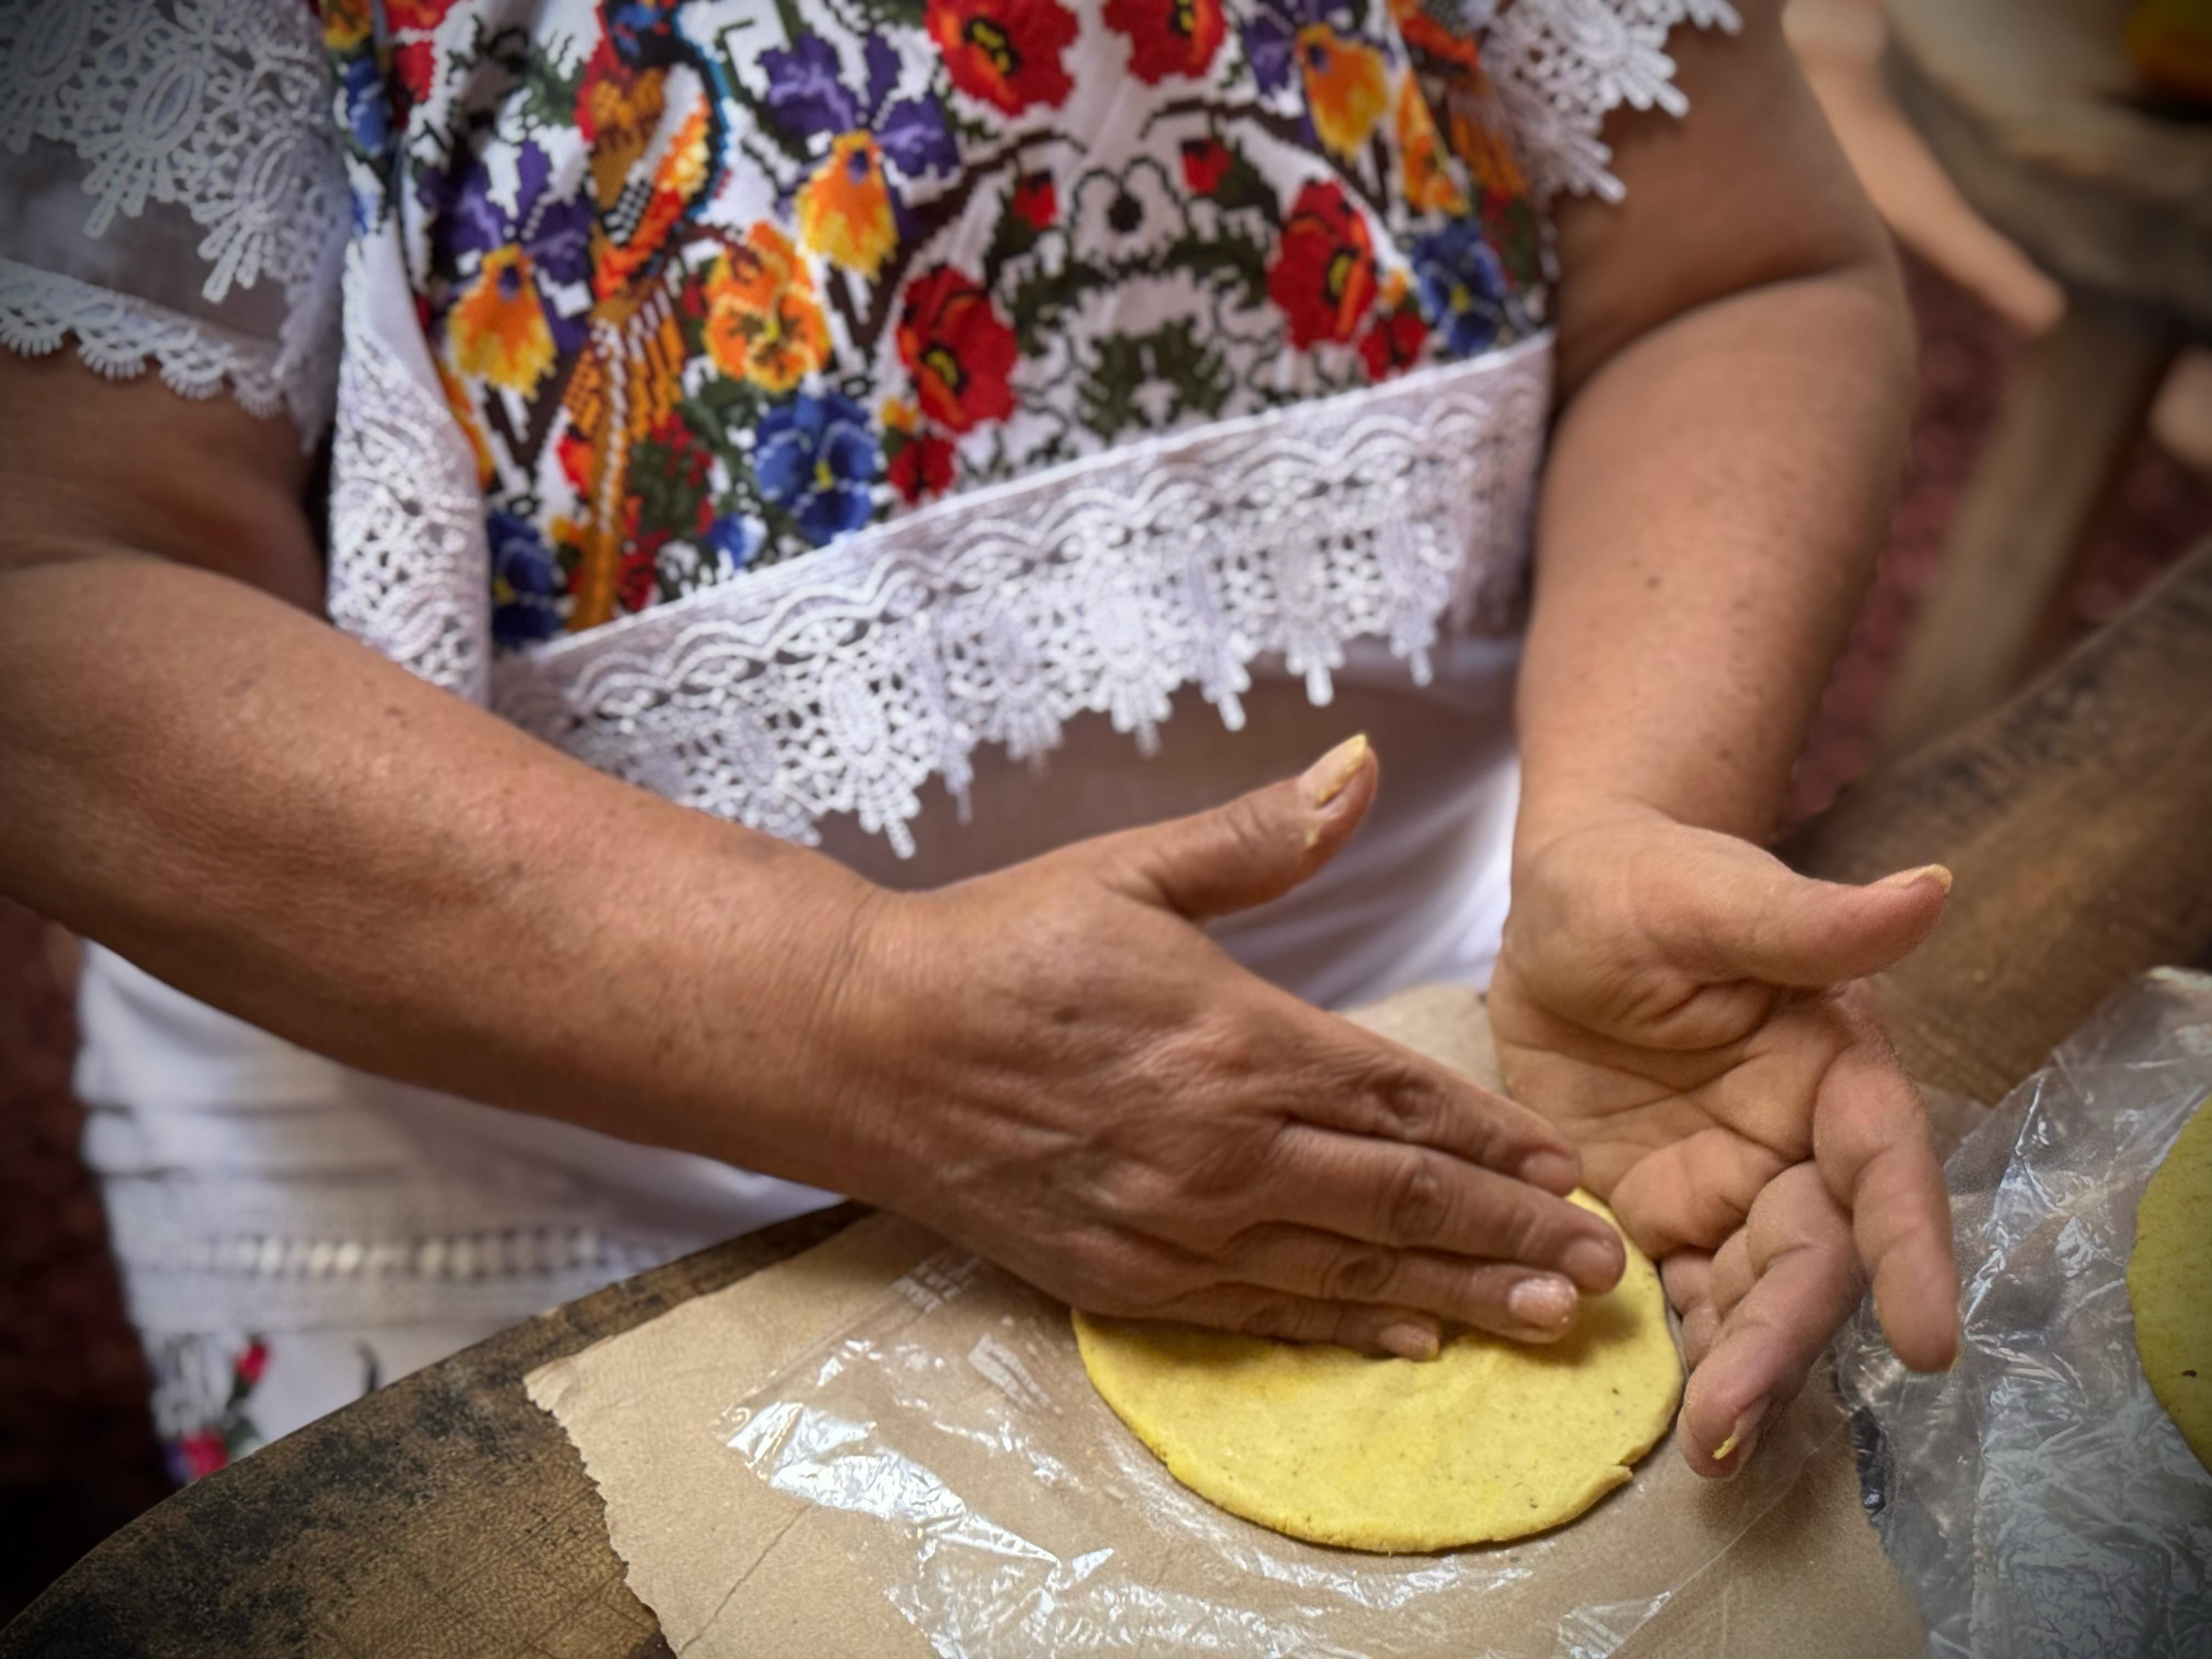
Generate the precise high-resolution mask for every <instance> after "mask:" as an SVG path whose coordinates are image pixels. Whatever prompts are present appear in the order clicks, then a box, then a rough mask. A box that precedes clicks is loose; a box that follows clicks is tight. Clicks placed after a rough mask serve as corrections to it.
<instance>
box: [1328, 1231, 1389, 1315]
mask: <svg viewBox="0 0 2212 1659" xmlns="http://www.w3.org/2000/svg"><path fill="white" fill-rule="evenodd" d="M1396 1266H1397V1264H1396V1261H1395V1259H1394V1258H1393V1257H1392V1255H1391V1254H1390V1252H1389V1251H1388V1250H1383V1249H1375V1248H1373V1247H1372V1246H1370V1245H1364V1244H1347V1245H1346V1246H1345V1247H1344V1248H1343V1249H1340V1250H1339V1251H1338V1252H1337V1253H1336V1255H1335V1256H1334V1259H1333V1260H1331V1261H1329V1263H1328V1266H1327V1267H1324V1268H1323V1269H1322V1276H1321V1294H1322V1300H1323V1301H1327V1302H1373V1301H1376V1300H1378V1299H1380V1297H1381V1296H1382V1293H1383V1286H1385V1285H1388V1284H1389V1282H1390V1276H1391V1274H1392V1273H1394V1272H1395V1269H1396Z"/></svg>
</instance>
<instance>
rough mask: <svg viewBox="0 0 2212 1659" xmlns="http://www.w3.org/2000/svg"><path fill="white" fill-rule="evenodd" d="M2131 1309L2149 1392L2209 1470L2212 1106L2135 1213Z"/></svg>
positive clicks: (2191, 1126)
mask: <svg viewBox="0 0 2212 1659" xmlns="http://www.w3.org/2000/svg"><path fill="white" fill-rule="evenodd" d="M2128 1301H2129V1302H2130V1304H2132V1305H2133V1306H2134V1308H2135V1314H2136V1352H2137V1353H2138V1354H2140V1355H2142V1368H2143V1374H2144V1375H2145V1376H2148V1377H2149V1378H2150V1386H2151V1392H2152V1393H2154V1394H2155V1395H2157V1396H2158V1400H2159V1404H2160V1405H2161V1406H2164V1407H2166V1412H2167V1413H2168V1414H2169V1415H2171V1416H2172V1419H2173V1420H2174V1421H2175V1422H2176V1423H2178V1424H2179V1425H2180V1426H2181V1437H2182V1438H2183V1439H2185V1440H2186V1441H2187V1442H2188V1443H2189V1449H2190V1450H2191V1451H2193V1452H2195V1453H2196V1454H2197V1462H2200V1463H2202V1464H2203V1465H2204V1467H2205V1468H2208V1469H2212V1101H2207V1102H2201V1103H2198V1105H2197V1112H2196V1115H2194V1116H2192V1117H2191V1119H2190V1120H2189V1121H2188V1122H2187V1123H2186V1124H2185V1125H2184V1126H2183V1127H2182V1130H2181V1133H2180V1135H2179V1137H2178V1138H2176V1139H2175V1140H2174V1143H2173V1146H2172V1149H2171V1150H2169V1151H2168V1152H2167V1153H2166V1157H2165V1159H2164V1160H2163V1161H2162V1162H2161V1163H2160V1164H2159V1166H2158V1168H2157V1169H2156V1170H2154V1171H2153V1173H2152V1175H2151V1178H2150V1184H2149V1185H2148V1186H2147V1187H2145V1188H2143V1195H2142V1203H2141V1204H2139V1205H2137V1206H2136V1249H2135V1254H2134V1255H2131V1256H2130V1257H2129V1258H2128Z"/></svg>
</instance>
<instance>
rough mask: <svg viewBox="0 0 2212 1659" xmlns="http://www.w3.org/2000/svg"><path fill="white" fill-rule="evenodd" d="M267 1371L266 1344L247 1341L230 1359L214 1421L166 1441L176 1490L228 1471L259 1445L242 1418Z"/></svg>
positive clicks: (253, 1430)
mask: <svg viewBox="0 0 2212 1659" xmlns="http://www.w3.org/2000/svg"><path fill="white" fill-rule="evenodd" d="M217 1363H218V1364H219V1363H220V1361H218V1362H217ZM268 1369H269V1344H268V1342H267V1341H266V1340H264V1339H263V1338H261V1337H258V1336H256V1337H252V1338H249V1339H248V1340H247V1341H246V1346H245V1347H243V1348H241V1349H240V1350H239V1352H237V1353H236V1354H234V1355H233V1356H232V1358H231V1362H230V1387H229V1393H228V1398H227V1399H225V1401H223V1404H222V1409H221V1411H220V1412H219V1413H217V1414H216V1419H215V1420H214V1421H213V1422H206V1423H202V1424H201V1425H200V1426H198V1427H197V1428H192V1429H187V1430H185V1431H182V1432H180V1433H178V1434H173V1435H171V1436H169V1437H168V1438H167V1441H166V1442H165V1443H164V1444H163V1448H162V1449H163V1451H164V1453H165V1454H166V1456H167V1462H168V1465H169V1476H170V1478H171V1479H172V1480H174V1481H176V1483H177V1484H178V1485H179V1486H188V1485H190V1484H191V1482H192V1481H195V1480H204V1479H206V1478H207V1477H208V1476H209V1475H210V1474H215V1473H216V1470H218V1469H222V1468H228V1467H229V1466H230V1465H231V1464H233V1463H234V1462H237V1461H238V1460H239V1459H240V1458H241V1457H243V1456H244V1455H246V1453H247V1452H249V1451H251V1450H252V1449H253V1448H254V1447H256V1446H258V1445H259V1444H260V1443H261V1434H260V1431H258V1430H257V1429H256V1428H255V1427H254V1426H253V1420H252V1419H251V1418H250V1417H248V1416H247V1415H246V1401H247V1399H248V1397H249V1396H250V1395H252V1393H253V1390H254V1389H256V1388H257V1387H258V1386H259V1385H260V1383H261V1379H262V1377H263V1376H264V1375H265V1374H266V1373H267V1371H268ZM217 1374H218V1375H220V1373H219V1372H218V1373H217ZM202 1409H203V1410H204V1409H205V1407H202ZM187 1420H190V1419H187Z"/></svg>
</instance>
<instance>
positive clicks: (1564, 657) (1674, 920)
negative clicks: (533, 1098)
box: [1491, 0, 1957, 1474]
mask: <svg viewBox="0 0 2212 1659" xmlns="http://www.w3.org/2000/svg"><path fill="white" fill-rule="evenodd" d="M1777 10H1778V7H1776V6H1774V5H1772V4H1770V3H1763V0H1762V3H1755V4H1753V5H1752V6H1749V7H1747V8H1746V11H1747V27H1746V29H1745V31H1744V33H1743V35H1742V36H1741V38H1740V39H1735V40H1730V39H1728V38H1726V37H1722V36H1715V35H1709V34H1701V33H1694V32H1691V31H1686V30H1678V31H1677V32H1676V33H1675V35H1674V40H1672V42H1670V50H1673V51H1674V52H1676V53H1677V54H1678V56H1679V59H1680V66H1681V80H1682V82H1683V85H1684V87H1685V89H1686V91H1687V93H1688V94H1689V98H1690V102H1691V109H1690V113H1689V115H1688V116H1687V117H1686V118H1684V119H1683V120H1682V121H1681V122H1680V124H1679V125H1674V124H1672V123H1671V122H1669V121H1668V119H1667V118H1661V117H1644V118H1629V119H1626V120H1623V121H1620V122H1618V123H1616V124H1615V125H1616V132H1615V134H1614V136H1615V137H1616V139H1617V143H1618V145H1619V155H1618V161H1617V170H1618V172H1619V173H1620V178H1621V179H1622V181H1623V182H1624V183H1625V184H1626V186H1627V189H1628V195H1627V198H1626V203H1625V204H1623V205H1621V206H1619V207H1613V206H1607V205H1606V204H1598V203H1590V202H1583V203H1578V204H1571V205H1570V206H1568V207H1567V208H1566V209H1565V210H1564V211H1563V213H1562V216H1561V220H1560V257H1561V263H1562V269H1563V272H1564V275H1563V280H1562V287H1561V298H1560V307H1559V329H1560V353H1561V368H1562V379H1563V390H1564V392H1565V410H1564V412H1563V413H1562V415H1561V416H1560V419H1559V426H1558V429H1557V434H1556V437H1555V441H1554V446H1553V454H1552V458H1551V462H1550V468H1549V471H1548V474H1547V478H1546V482H1545V487H1544V493H1543V498H1542V506H1541V521H1540V528H1539V536H1538V553H1537V574H1536V599H1535V610H1534V618H1533V621H1532V624H1531V627H1530V630H1529V636H1528V658H1527V661H1526V664H1525V665H1524V668H1523V671H1522V682H1521V714H1520V720H1521V729H1522V744H1523V752H1524V758H1525V763H1526V769H1527V770H1526V783H1525V791H1524V795H1523V799H1522V812H1521V818H1520V823H1519V824H1518V827H1517V830H1516V841H1515V848H1514V899H1513V911H1512V915H1511V916H1510V918H1509V920H1508V921H1507V924H1506V937H1505V945H1504V951H1503V953H1502V955H1501V957H1500V960H1499V964H1498V973H1497V978H1496V981H1495V982H1494V984H1493V986H1492V997H1491V1012H1492V1021H1493V1024H1494V1025H1495V1028H1496V1030H1497V1035H1498V1046H1499V1054H1500V1057H1501V1059H1502V1060H1503V1061H1504V1065H1505V1066H1506V1070H1507V1075H1508V1077H1509V1078H1510V1079H1511V1081H1512V1083H1513V1085H1514V1088H1515V1091H1516V1093H1517V1094H1519V1095H1520V1096H1521V1097H1522V1098H1523V1099H1525V1100H1528V1101H1531V1102H1533V1103H1536V1104H1538V1105H1540V1106H1541V1107H1542V1108H1543V1109H1545V1110H1546V1111H1547V1112H1548V1113H1551V1114H1552V1115H1553V1116H1554V1117H1555V1118H1556V1119H1557V1121H1559V1122H1560V1123H1561V1124H1562V1125H1563V1126H1565V1127H1568V1129H1569V1130H1570V1132H1571V1133H1572V1134H1573V1135H1574V1137H1575V1139H1577V1143H1578V1144H1579V1146H1580V1147H1581V1150H1582V1153H1583V1168H1584V1170H1585V1173H1586V1174H1587V1175H1588V1176H1589V1179H1590V1181H1591V1182H1592V1183H1593V1184H1594V1185H1595V1187H1597V1188H1598V1189H1599V1190H1600V1191H1601V1192H1603V1193H1605V1194H1607V1195H1608V1196H1609V1197H1610V1199H1611V1200H1612V1203H1613V1207H1614V1209H1615V1210H1616V1212H1618V1213H1619V1214H1620V1217H1621V1219H1622V1223H1623V1225H1625V1226H1626V1228H1627V1229H1628V1231H1629V1232H1630V1233H1631V1235H1632V1237H1635V1238H1636V1240H1637V1242H1638V1243H1639V1244H1641V1245H1643V1246H1644V1249H1647V1250H1649V1251H1650V1253H1651V1254H1652V1255H1655V1256H1656V1257H1657V1258H1659V1259H1660V1262H1661V1267H1662V1273H1663V1275H1664V1277H1665V1279H1666V1283H1667V1287H1668V1293H1669V1294H1670V1296H1672V1297H1674V1301H1675V1303H1676V1304H1677V1305H1678V1306H1679V1307H1680V1309H1681V1310H1682V1313H1683V1338H1684V1347H1685V1350H1686V1354H1687V1356H1688V1358H1689V1359H1690V1361H1691V1364H1692V1366H1693V1367H1694V1368H1695V1369H1694V1370H1693V1372H1692V1378H1691V1382H1690V1384H1689V1387H1688V1389H1687V1391H1686V1395H1685V1397H1684V1405H1683V1425H1684V1433H1683V1436H1682V1447H1683V1450H1684V1454H1685V1455H1686V1457H1687V1458H1688V1459H1689V1461H1690V1462H1691V1464H1692V1467H1693V1468H1697V1469H1698V1470H1699V1472H1700V1473H1703V1474H1729V1473H1730V1472H1732V1471H1733V1470H1734V1469H1735V1468H1741V1466H1742V1462H1743V1461H1744V1459H1745V1457H1747V1455H1749V1451H1750V1449H1751V1447H1752V1446H1753V1444H1754V1443H1755V1442H1756V1439H1757V1436H1758V1433H1759V1425H1760V1424H1761V1423H1762V1422H1763V1421H1764V1420H1765V1414H1766V1413H1768V1411H1769V1410H1770V1409H1771V1408H1772V1407H1774V1406H1775V1405H1776V1404H1778V1403H1779V1402H1783V1401H1787V1400H1788V1399H1789V1397H1790V1395H1793V1394H1795V1393H1796V1389H1797V1388H1798V1386H1799V1385H1800V1383H1802V1379H1803V1377H1804V1376H1805V1374H1806V1370H1807V1368H1808V1366H1809V1365H1810V1364H1812V1363H1813V1361H1814V1358H1816V1357H1817V1355H1818V1354H1819V1352H1820V1350H1821V1349H1822V1348H1823V1347H1825V1346H1826V1342H1827V1340H1828V1338H1829V1336H1830V1335H1831V1334H1832V1333H1833V1331H1834V1329H1835V1328H1836V1326H1837V1325H1838V1323H1839V1322H1841V1321H1842V1319H1843V1318H1844V1316H1845V1315H1846V1314H1847V1313H1848V1312H1849V1311H1850V1309H1851V1308H1852V1307H1853V1306H1854V1305H1856V1304H1857V1300H1858V1297H1859V1296H1860V1294H1861V1291H1862V1289H1863V1285H1865V1283H1866V1282H1867V1281H1868V1280H1869V1279H1871V1281H1872V1283H1873V1286H1874V1291H1875V1306H1876V1308H1877V1310H1878V1311H1879V1312H1880V1314H1881V1319H1882V1322H1883V1325H1884V1328H1885V1329H1886V1330H1887V1333H1888V1334H1889V1337H1890V1340H1891V1341H1892V1343H1893V1346H1895V1347H1896V1349H1897V1352H1899V1355H1900V1356H1902V1357H1903V1358H1905V1360H1906V1361H1907V1362H1908V1363H1910V1364H1915V1365H1918V1366H1923V1367H1933V1366H1941V1365H1942V1364H1948V1361H1949V1359H1950V1358H1951V1356H1952V1355H1953V1354H1954V1352H1955V1351H1956V1343H1957V1309H1956V1302H1957V1277H1956V1273H1955V1270H1954V1267H1953V1265H1952V1262H1951V1259H1950V1235H1949V1227H1948V1218H1947V1213H1946V1209H1945V1200H1944V1196H1943V1190H1942V1176H1941V1171H1940V1170H1939V1169H1938V1168H1937V1165H1936V1160H1935V1158H1934V1156H1933V1155H1932V1153H1931V1152H1930V1151H1929V1146H1928V1139H1927V1133H1926V1129H1925V1125H1924V1122H1923V1118H1922V1115H1921V1110H1920V1106H1919V1101H1918V1098H1917V1095H1916V1094H1915V1093H1914V1091H1913V1090H1912V1087H1911V1084H1910V1083H1909V1082H1908V1081H1907V1079H1905V1076H1904V1074H1903V1073H1901V1072H1900V1071H1899V1069H1898V1066H1897V1064H1896V1062H1895V1060H1894V1059H1893V1057H1892V1056H1891V1054H1890V1053H1889V1049H1888V1046H1887V1043H1886V1042H1884V1040H1883V1038H1882V1036H1881V1030H1880V1026H1879V1024H1878V1023H1877V1022H1876V1020H1875V1018H1874V1016H1873V1013H1872V1012H1871V1009H1870V1008H1869V1006H1868V1005H1867V1003H1866V1001H1865V999H1864V997H1863V992H1862V990H1861V989H1860V987H1857V986H1856V985H1855V984H1853V983H1852V981H1857V980H1858V979H1859V978H1861V977H1862V976H1863V975H1867V974H1869V973H1872V972H1874V971H1875V970H1876V969H1880V968H1881V967H1883V966H1886V965H1887V963H1890V962H1893V961H1894V960H1896V959H1897V958H1898V957H1899V956H1901V955H1903V954H1904V953H1905V951H1909V950H1911V948H1912V947H1913V946H1914V945H1916V944H1917V943H1918V942H1919V940H1920V939H1922V938H1923V936H1924V935H1925V934H1926V933H1927V931H1928V930H1929V928H1930V927H1933V926H1934V925H1935V923H1936V919H1937V917H1938V915H1940V914H1941V911H1942V905H1943V896H1944V893H1945V892H1946V890H1948V884H1949V876H1948V872H1938V871H1907V872H1899V875H1898V876H1896V877H1894V878H1891V880H1889V881H1888V882H1886V883H1881V884H1875V885H1874V886H1871V887H1866V888H1852V887H1841V886H1835V885H1832V884H1826V883H1820V882H1812V881H1807V880H1803V879H1802V878H1798V877H1796V876H1794V875H1792V874H1791V873H1790V872H1789V871H1787V870H1786V869H1784V867H1783V866H1781V865H1780V863H1778V861H1777V860H1774V859H1773V858H1772V857H1771V856H1770V855H1769V854H1767V853H1765V851H1764V850H1762V848H1760V846H1759V844H1758V843H1759V842H1763V841H1764V840H1765V837H1766V836H1767V835H1768V833H1769V832H1770V831H1771V829H1772V827H1773V821H1774V816H1775V811H1776V807H1777V805H1778V802H1779V801H1780V799H1781V798H1782V793H1783V791H1784V787H1785V786H1786V784H1787V782H1788V780H1789V775H1790V764H1791V762H1792V760H1793V759H1794V757H1796V753H1797V750H1798V748H1799V746H1800V745H1801V744H1802V741H1803V738H1804V732H1805V728H1806V726H1807V724H1808V720H1809V718H1810V716H1811V714H1812V711H1813V708H1814V703H1815V701H1816V700H1817V698H1818V696H1819V694H1820V688H1821V685H1822V684H1823V683H1824V681H1825V680H1826V677H1827V673H1828V671H1829V668H1830V665H1832V662H1833V660H1834V658H1835V655H1836V653H1837V650H1838V647H1840V645H1841V643H1842V641H1843V637H1844V631H1845V629H1847V628H1848V627H1849V625H1850V620H1851V618H1852V617H1853V615H1854V614H1855V612H1856V611H1857V605H1858V599H1859V597H1860V594H1861V592H1862V591H1863V587H1864V585H1865V581H1866V577H1867V574H1868V570H1869V566H1870V564H1871V562H1872V558H1873V555H1874V552H1875V549H1876V547H1877V546H1878V544H1879V541H1880V538H1881V532H1882V530H1883V528H1884V526H1886V524H1887V519H1888V514H1889V509H1890V506H1891V502H1892V500H1893V494H1894V489H1895V481H1896V477H1897V474H1898V471H1899V461H1900V454H1901V449H1902V446H1903V441H1904V437H1905V427H1906V421H1907V417H1908V414H1909V406H1910V399H1909V394H1910V389H1911V335H1910V327H1909V322H1908V319H1907V317H1906V313H1905V308H1904V305H1903V301H1902V296H1901V295H1900V292H1899V285H1898V283H1897V280H1896V275H1895V272H1894V270H1893V264H1892V260H1891V257H1890V254H1889V252H1888V247H1887V239H1886V237H1885V235H1884V234H1883V232H1882V230H1881V226H1880V225H1879V223H1878V222H1876V221H1875V218H1874V216H1873V213H1872V211H1871V210H1870V209H1869V206H1868V204H1867V203H1866V202H1865V200H1864V198H1863V196H1862V195H1861V194H1860V192H1859V191H1858V188H1857V184H1856V182H1855V181H1854V180H1853V179H1852V178H1851V176H1850V173H1849V171H1848V169H1847V168H1846V167H1845V165H1844V161H1843V158H1842V156H1841V155H1840V154H1839V153H1838V150H1837V149H1836V146H1835V144H1834V143H1833V141H1832V138H1831V137H1830V136H1829V134H1828V131H1827V129H1826V125H1825V123H1824V122H1823V120H1822V118H1821V117H1820V112H1819V110H1818V108H1817V106H1815V105H1814V103H1813V101H1812V100H1811V98H1810V96H1809V95H1808V93H1807V91H1806V89H1805V87H1804V84H1803V82H1802V79H1801V78H1800V77H1799V76H1798V74H1797V70H1796V65H1795V64H1794V63H1793V62H1792V61H1791V59H1790V54H1789V52H1788V49H1787V47H1786V46H1785V45H1784V41H1783V39H1782V34H1781V30H1780V27H1779V25H1778V19H1777V16H1776V12H1777Z"/></svg>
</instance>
